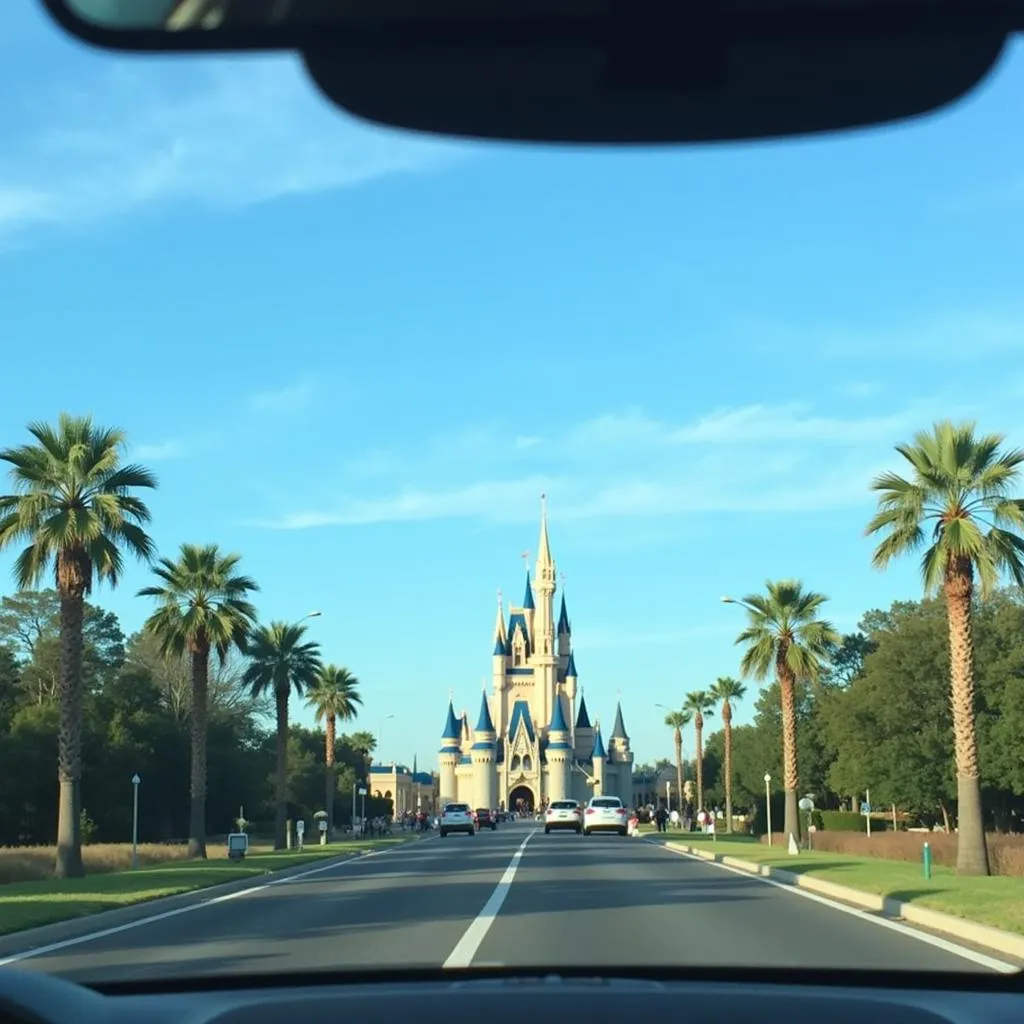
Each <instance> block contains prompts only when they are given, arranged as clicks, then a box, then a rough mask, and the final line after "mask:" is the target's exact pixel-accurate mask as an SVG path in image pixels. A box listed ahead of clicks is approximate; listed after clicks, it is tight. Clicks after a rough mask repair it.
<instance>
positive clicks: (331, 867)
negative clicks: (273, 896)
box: [0, 842, 419, 967]
mask: <svg viewBox="0 0 1024 1024" xmlns="http://www.w3.org/2000/svg"><path fill="white" fill-rule="evenodd" d="M417 846H419V843H417V842H411V843H408V844H407V843H402V844H401V845H397V846H391V847H388V848H387V849H384V850H373V851H371V852H370V853H364V854H356V855H355V856H353V857H349V858H348V859H347V860H343V861H335V862H333V863H331V864H321V865H319V866H318V867H315V868H310V869H309V870H308V871H300V872H299V873H298V874H295V875H289V876H288V877H287V878H272V879H270V880H269V881H267V882H263V883H261V884H260V885H253V886H250V887H249V888H247V889H238V890H236V891H235V892H229V893H225V894H224V895H222V896H212V897H210V898H209V899H206V900H201V901H200V902H199V903H190V904H189V905H188V906H187V907H176V908H175V909H174V910H165V911H163V912H162V913H159V914H151V915H150V916H149V917H141V918H139V919H137V920H135V921H128V922H127V923H126V924H119V925H115V926H114V927H113V928H103V929H101V930H100V931H98V932H87V933H86V934H85V935H76V936H75V937H74V938H71V939H61V940H60V941H59V942H51V943H49V944H48V945H46V946H37V947H36V948H35V949H26V950H23V951H22V952H21V953H12V954H11V955H10V956H6V957H0V967H7V966H8V965H10V964H16V963H18V961H19V960H28V959H30V958H31V957H36V956H43V955H44V954H46V953H55V952H57V951H58V950H61V949H68V948H69V947H71V946H79V945H81V944H82V943H84V942H95V941H96V939H105V938H107V936H109V935H120V934H121V933H122V932H128V931H131V930H132V929H133V928H142V927H143V926H145V925H147V924H155V923H156V922H157V921H167V920H169V919H170V918H172V917H178V916H180V915H181V914H191V913H192V912H193V911H194V910H201V909H202V908H203V907H212V906H215V905H216V904H218V903H227V902H228V900H236V899H238V898H239V897H240V896H251V895H252V894H253V893H257V892H263V890H264V889H271V888H273V887H274V886H275V885H284V884H285V883H286V882H292V881H296V880H297V879H300V878H309V877H310V876H311V875H319V874H321V873H322V872H324V871H338V870H341V869H342V868H347V867H349V866H350V865H352V864H362V863H363V862H364V861H366V860H369V859H370V858H371V857H380V856H382V855H383V854H386V853H393V852H394V851H396V850H405V849H415V848H416V847H417ZM225 884H229V883H225ZM182 895H189V894H187V893H182ZM57 923H62V922H57Z"/></svg>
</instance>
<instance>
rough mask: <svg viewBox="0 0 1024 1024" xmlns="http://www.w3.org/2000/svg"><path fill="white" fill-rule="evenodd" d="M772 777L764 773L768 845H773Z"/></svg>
mask: <svg viewBox="0 0 1024 1024" xmlns="http://www.w3.org/2000/svg"><path fill="white" fill-rule="evenodd" d="M771 784H772V777H771V776H770V775H769V774H768V773H767V772H765V773H764V809H765V813H766V814H767V815H768V845H769V846H771V845H772V791H771Z"/></svg>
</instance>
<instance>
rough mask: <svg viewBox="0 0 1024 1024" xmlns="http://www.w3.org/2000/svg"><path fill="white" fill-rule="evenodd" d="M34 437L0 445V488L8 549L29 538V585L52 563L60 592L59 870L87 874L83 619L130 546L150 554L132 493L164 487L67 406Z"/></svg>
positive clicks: (0, 529) (0, 526)
mask: <svg viewBox="0 0 1024 1024" xmlns="http://www.w3.org/2000/svg"><path fill="white" fill-rule="evenodd" d="M28 430H29V433H30V434H31V435H32V436H33V437H34V438H35V442H36V443H34V444H25V445H21V446H19V447H17V448H6V449H4V450H3V451H0V460H3V461H4V462H7V463H9V464H10V467H11V468H10V471H9V474H10V478H11V480H12V482H13V485H14V490H15V493H13V494H9V495H4V496H0V551H3V550H6V549H9V548H12V547H14V546H15V545H17V544H21V543H27V546H26V547H25V548H23V549H22V551H21V552H20V553H19V555H18V557H17V558H16V559H15V563H14V574H15V578H16V580H17V582H18V586H19V587H20V588H21V589H24V590H27V589H31V588H34V587H37V586H38V585H39V583H40V582H41V580H42V579H43V578H44V577H45V575H46V573H47V572H48V571H49V569H50V567H51V566H52V567H53V571H54V573H55V577H56V582H57V592H58V594H59V596H60V725H59V727H58V754H57V777H58V781H59V786H60V798H59V809H58V814H57V859H56V865H55V873H56V875H57V877H58V878H73V877H81V876H82V875H83V874H84V873H85V872H84V868H83V865H82V836H81V810H82V805H81V772H82V698H83V680H82V647H83V639H82V634H83V630H82V624H83V617H84V612H85V597H86V595H87V594H89V593H90V592H91V590H92V585H93V582H94V580H95V579H99V580H100V581H104V580H105V581H106V582H108V583H110V584H111V586H116V585H117V583H118V581H119V579H120V577H121V573H122V570H123V567H124V556H123V552H124V551H125V550H127V551H128V552H130V553H131V554H132V555H135V556H136V557H138V558H141V559H144V560H146V561H148V560H149V559H150V558H151V557H152V555H153V542H152V541H151V540H150V538H149V536H148V535H147V534H146V532H145V530H144V529H143V525H144V524H146V523H148V522H149V518H150V514H149V509H148V508H147V507H146V505H145V503H144V502H143V501H142V500H141V499H140V498H138V497H136V496H135V494H133V492H134V491H138V490H140V489H143V488H150V489H152V488H155V487H156V479H155V477H154V476H153V474H152V473H150V471H149V470H148V469H145V468H144V467H142V466H137V465H126V464H124V463H123V462H122V453H123V450H124V447H125V435H124V433H123V432H122V431H120V430H116V429H109V428H104V427H98V426H96V425H95V424H94V423H93V421H92V419H91V418H90V417H88V416H85V417H75V416H70V415H68V414H67V413H61V415H60V417H59V419H58V422H57V426H56V428H54V427H52V426H51V425H49V424H47V423H31V424H29V427H28Z"/></svg>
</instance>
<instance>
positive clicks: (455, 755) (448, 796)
mask: <svg viewBox="0 0 1024 1024" xmlns="http://www.w3.org/2000/svg"><path fill="white" fill-rule="evenodd" d="M461 734H462V728H461V726H460V725H459V720H458V719H457V718H456V717H455V706H454V705H453V704H452V702H451V701H448V718H447V719H446V721H445V723H444V732H443V733H441V749H440V751H439V758H438V759H439V761H440V762H441V765H440V767H441V780H440V783H441V784H440V794H439V795H440V798H441V806H442V807H444V805H445V804H450V803H454V802H456V801H457V800H458V798H459V789H458V783H457V782H456V780H455V769H456V767H457V766H458V763H459V754H460V750H459V741H460V738H461Z"/></svg>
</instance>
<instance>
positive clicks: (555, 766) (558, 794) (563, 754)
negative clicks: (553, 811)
mask: <svg viewBox="0 0 1024 1024" xmlns="http://www.w3.org/2000/svg"><path fill="white" fill-rule="evenodd" d="M563 699H564V698H562V697H560V696H556V697H555V710H554V711H553V712H552V714H551V724H550V725H549V726H548V749H547V759H548V799H549V800H564V799H565V798H566V797H567V796H568V795H569V761H570V758H571V757H572V744H571V743H570V742H569V726H568V723H567V722H566V721H565V712H564V710H563V709H562V701H563Z"/></svg>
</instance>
